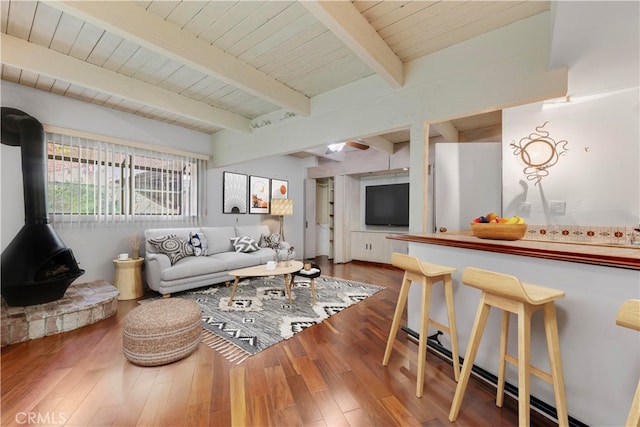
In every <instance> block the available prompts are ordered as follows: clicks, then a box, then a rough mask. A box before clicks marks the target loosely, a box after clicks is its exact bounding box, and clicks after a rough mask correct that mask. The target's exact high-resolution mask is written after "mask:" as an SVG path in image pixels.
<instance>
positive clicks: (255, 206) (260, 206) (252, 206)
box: [249, 175, 271, 214]
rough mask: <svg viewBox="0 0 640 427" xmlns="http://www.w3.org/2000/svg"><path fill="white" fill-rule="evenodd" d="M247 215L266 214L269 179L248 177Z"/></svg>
mask: <svg viewBox="0 0 640 427" xmlns="http://www.w3.org/2000/svg"><path fill="white" fill-rule="evenodd" d="M249 199H250V203H249V213H250V214H268V213H269V203H270V202H271V197H270V186H269V178H263V177H260V176H253V175H251V176H249Z"/></svg>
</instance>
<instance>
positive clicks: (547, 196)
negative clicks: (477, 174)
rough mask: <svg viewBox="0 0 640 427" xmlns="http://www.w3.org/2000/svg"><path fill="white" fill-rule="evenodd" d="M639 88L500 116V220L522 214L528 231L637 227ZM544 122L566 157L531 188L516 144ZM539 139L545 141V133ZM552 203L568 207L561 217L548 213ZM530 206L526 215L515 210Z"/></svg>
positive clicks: (639, 215) (639, 204) (639, 214)
mask: <svg viewBox="0 0 640 427" xmlns="http://www.w3.org/2000/svg"><path fill="white" fill-rule="evenodd" d="M639 99H640V91H639V90H638V88H632V89H629V90H625V91H621V92H614V93H603V94H600V95H597V96H596V97H595V98H594V99H589V98H588V97H583V98H582V99H581V98H580V97H575V98H573V100H572V101H571V102H570V103H568V104H558V105H557V106H556V107H555V108H552V109H544V105H543V104H541V103H537V104H533V105H527V106H523V107H517V108H512V109H508V110H505V111H504V116H503V117H504V119H503V137H504V143H503V146H502V149H503V152H502V157H503V203H504V207H505V214H506V215H507V216H510V215H512V214H514V213H518V214H521V216H524V217H525V218H526V219H527V222H528V223H531V224H550V225H551V224H562V225H595V226H611V225H616V226H620V225H624V226H631V225H637V224H638V223H639V222H640V168H639V166H638V165H640V118H639V117H640V115H639V110H640V109H639V106H640V105H639V101H638V100H639ZM545 122H548V123H547V125H546V126H545V127H544V129H543V131H546V132H549V136H548V138H552V139H553V140H554V141H555V142H557V141H560V140H566V141H567V145H566V147H567V148H568V151H567V152H566V154H565V155H562V156H560V157H559V158H558V159H557V160H558V161H557V163H556V164H555V165H554V166H552V167H550V168H549V169H548V172H549V175H548V176H546V177H544V178H542V180H541V181H540V182H539V183H538V184H535V181H529V180H527V179H526V176H525V174H524V173H523V167H524V163H523V162H522V161H521V159H520V158H519V157H518V156H515V155H514V152H513V149H512V147H510V146H509V144H510V142H512V141H515V143H516V144H517V143H518V142H519V141H520V139H521V138H527V140H528V136H529V135H530V134H531V133H533V132H535V128H536V126H540V125H542V124H544V123H545ZM543 135H544V134H543ZM550 201H564V202H566V211H565V213H564V214H554V213H552V212H550V210H549V202H550ZM523 202H526V203H530V204H531V212H530V214H527V213H526V212H522V211H521V210H518V209H517V207H518V204H519V203H523Z"/></svg>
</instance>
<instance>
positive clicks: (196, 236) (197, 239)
mask: <svg viewBox="0 0 640 427" xmlns="http://www.w3.org/2000/svg"><path fill="white" fill-rule="evenodd" d="M189 245H191V249H192V250H193V255H194V256H205V255H207V249H209V247H208V245H207V238H206V237H205V236H204V233H194V232H189Z"/></svg>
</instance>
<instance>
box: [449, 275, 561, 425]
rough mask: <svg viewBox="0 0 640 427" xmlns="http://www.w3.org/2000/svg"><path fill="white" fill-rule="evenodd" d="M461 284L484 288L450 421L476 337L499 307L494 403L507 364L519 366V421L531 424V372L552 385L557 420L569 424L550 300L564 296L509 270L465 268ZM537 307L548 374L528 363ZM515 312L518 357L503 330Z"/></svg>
mask: <svg viewBox="0 0 640 427" xmlns="http://www.w3.org/2000/svg"><path fill="white" fill-rule="evenodd" d="M462 282H463V283H464V284H465V285H468V286H472V287H474V288H478V289H480V290H481V291H482V296H481V298H480V304H479V306H478V311H477V314H476V319H475V321H474V323H473V328H472V329H471V338H470V341H469V346H468V347H467V354H466V355H465V358H464V362H463V364H462V376H461V378H460V381H459V382H458V386H457V387H456V393H455V395H454V396H453V402H452V404H451V411H450V412H449V420H450V421H455V420H456V418H457V417H458V412H459V411H460V405H461V404H462V399H463V397H464V392H465V390H466V388H467V384H468V382H469V375H470V374H471V368H472V367H473V361H474V359H475V357H476V352H477V351H478V346H479V345H480V338H481V337H482V332H483V330H484V327H485V324H486V322H487V317H488V316H489V311H490V310H491V307H496V308H500V309H502V310H503V312H502V328H501V331H500V361H499V365H498V391H497V395H496V405H497V406H498V407H502V403H503V400H504V381H505V378H504V373H505V362H509V363H511V364H513V365H516V366H517V367H518V424H519V425H520V426H528V425H529V418H530V417H529V415H530V414H529V399H530V384H529V376H530V374H533V375H535V376H537V377H539V378H541V379H543V380H545V381H547V382H549V383H551V384H553V391H554V395H555V401H556V409H557V416H558V424H559V425H561V426H567V425H569V417H568V414H567V401H566V398H565V392H564V379H563V376H562V361H561V358H560V342H559V340H558V322H557V319H556V307H555V303H554V301H555V300H557V299H559V298H562V297H564V292H563V291H560V290H557V289H552V288H546V287H543V286H538V285H532V284H528V283H522V282H520V280H518V278H516V277H514V276H510V275H507V274H501V273H495V272H491V271H486V270H480V269H478V268H472V267H467V268H465V269H464V271H463V272H462ZM539 309H542V310H543V315H544V329H545V334H546V336H547V347H548V351H549V361H550V367H551V373H547V372H544V371H542V370H540V369H538V368H536V367H534V366H531V362H530V356H531V354H530V353H531V316H532V315H533V313H534V312H535V311H537V310H539ZM510 313H514V314H516V315H517V316H518V357H517V358H515V357H514V356H512V355H510V354H507V334H508V331H509V314H510Z"/></svg>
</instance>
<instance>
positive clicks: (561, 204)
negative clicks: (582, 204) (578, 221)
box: [549, 200, 567, 215]
mask: <svg viewBox="0 0 640 427" xmlns="http://www.w3.org/2000/svg"><path fill="white" fill-rule="evenodd" d="M566 209H567V202H565V201H564V200H550V201H549V212H550V213H552V214H556V215H564V213H565V210H566Z"/></svg>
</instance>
